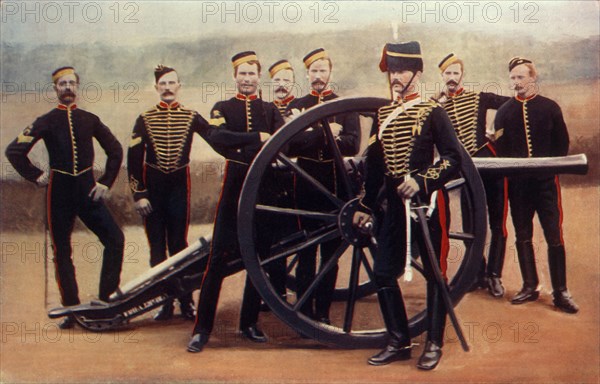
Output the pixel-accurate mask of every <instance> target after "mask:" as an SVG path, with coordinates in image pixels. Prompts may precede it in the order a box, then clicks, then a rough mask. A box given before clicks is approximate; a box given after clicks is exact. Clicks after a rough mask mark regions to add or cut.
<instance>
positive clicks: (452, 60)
mask: <svg viewBox="0 0 600 384" xmlns="http://www.w3.org/2000/svg"><path fill="white" fill-rule="evenodd" d="M458 60H459V58H458V57H456V56H450V57H449V58H448V60H446V61H444V62H443V63H442V64H441V65H440V71H442V72H444V71H445V70H446V68H448V67H449V66H451V65H452V64H454V63H456V62H457V61H458Z"/></svg>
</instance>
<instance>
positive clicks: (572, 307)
mask: <svg viewBox="0 0 600 384" xmlns="http://www.w3.org/2000/svg"><path fill="white" fill-rule="evenodd" d="M548 265H549V267H550V279H551V280H552V297H553V302H554V306H556V307H557V308H559V309H560V310H562V311H564V312H567V313H577V311H579V307H578V306H577V304H575V302H574V301H573V299H572V298H571V295H570V294H569V291H568V290H567V266H566V255H565V247H564V245H556V246H550V245H549V246H548Z"/></svg>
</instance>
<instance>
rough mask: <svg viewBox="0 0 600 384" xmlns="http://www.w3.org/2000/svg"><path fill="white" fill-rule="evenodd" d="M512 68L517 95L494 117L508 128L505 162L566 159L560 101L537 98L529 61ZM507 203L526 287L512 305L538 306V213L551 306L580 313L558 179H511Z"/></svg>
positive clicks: (502, 142)
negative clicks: (570, 280) (570, 282)
mask: <svg viewBox="0 0 600 384" xmlns="http://www.w3.org/2000/svg"><path fill="white" fill-rule="evenodd" d="M508 69H509V72H510V84H511V89H514V90H515V92H516V95H515V97H514V98H512V99H511V100H510V101H509V102H507V103H506V104H504V105H503V106H502V107H501V108H500V109H499V110H498V113H497V115H496V119H495V123H494V124H495V126H496V129H498V130H501V129H504V134H503V135H502V136H501V137H500V138H499V139H498V154H499V156H503V157H527V158H529V157H548V156H565V155H566V154H567V153H568V151H569V133H568V132H567V126H566V124H565V121H564V119H563V115H562V111H561V109H560V107H559V106H558V104H556V102H554V101H552V100H550V99H548V98H546V97H543V96H541V95H539V94H538V93H537V91H538V90H537V84H536V80H537V72H536V69H535V66H534V64H533V62H532V61H531V60H528V59H524V58H520V57H515V58H513V59H512V60H511V61H510V63H509V65H508ZM508 198H509V200H510V208H511V216H512V220H513V225H514V227H515V232H516V241H517V242H516V248H517V255H518V257H519V266H520V268H521V275H522V277H523V287H522V288H521V290H520V291H519V292H518V293H517V294H516V295H515V296H514V297H513V298H512V300H511V303H512V304H522V303H525V302H528V301H535V300H537V299H538V297H539V291H538V290H537V286H538V282H539V280H538V276H537V270H536V266H535V256H534V251H533V244H532V241H531V240H532V238H533V216H534V214H535V213H536V212H537V214H538V217H539V220H540V223H541V225H542V228H543V230H544V237H545V239H546V242H547V243H548V264H549V269H550V278H551V280H552V289H553V293H552V295H553V298H554V300H553V302H554V305H555V306H556V307H557V308H559V309H560V310H562V311H564V312H567V313H576V312H577V311H578V310H579V308H578V306H577V304H575V302H574V301H573V299H572V298H571V295H570V294H569V291H568V290H567V269H566V255H565V244H564V239H563V233H562V218H563V212H562V207H561V195H560V184H559V181H558V176H550V177H546V176H514V177H510V178H509V180H508Z"/></svg>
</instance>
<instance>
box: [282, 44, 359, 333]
mask: <svg viewBox="0 0 600 384" xmlns="http://www.w3.org/2000/svg"><path fill="white" fill-rule="evenodd" d="M303 61H304V65H305V66H306V69H307V71H308V80H309V83H310V86H311V91H310V93H309V94H308V95H306V96H303V97H301V98H298V99H295V100H293V101H292V102H291V103H290V104H289V106H288V110H287V114H292V115H296V114H297V113H299V112H301V111H303V110H306V109H309V108H312V107H314V106H315V105H318V104H321V103H323V102H326V101H329V100H333V99H335V98H337V97H338V96H337V95H336V94H335V93H333V90H332V89H330V88H329V82H330V80H331V69H332V62H331V59H330V58H329V55H328V54H327V52H326V51H325V50H324V49H323V48H318V49H316V50H314V51H312V52H310V53H309V54H307V55H306V56H305V57H304V58H303ZM329 125H330V127H331V129H332V132H333V135H334V137H335V141H336V142H335V143H329V142H328V140H327V137H326V135H325V132H324V130H323V128H322V127H321V126H320V124H319V125H316V126H314V127H311V128H309V129H308V130H306V131H304V132H302V133H301V134H299V135H298V136H296V137H295V138H294V139H293V140H292V141H291V143H290V145H289V148H290V149H289V153H290V155H292V156H297V157H298V165H299V166H300V167H302V169H304V170H305V171H306V172H307V173H308V174H309V175H311V176H312V177H314V178H315V179H316V180H317V181H318V182H320V183H321V184H322V185H323V186H325V187H326V188H327V189H328V190H329V191H331V192H333V193H337V191H338V189H340V186H341V184H340V182H341V180H338V179H337V178H336V174H335V164H334V158H333V152H332V149H331V146H332V145H333V144H336V145H337V146H338V147H339V149H340V152H341V153H342V155H344V156H354V155H356V153H357V152H358V149H359V145H360V125H359V120H358V115H357V114H355V113H351V114H346V115H341V116H334V117H332V118H331V119H330V120H329ZM295 195H296V204H297V206H298V208H300V209H306V210H314V211H321V212H324V211H326V210H327V209H333V208H334V207H333V206H332V204H331V202H330V201H329V199H327V197H325V196H323V194H322V193H320V192H318V191H316V190H315V188H314V187H313V186H312V185H311V184H310V183H308V182H307V181H305V180H304V179H302V178H298V179H297V180H296V191H295ZM300 224H301V225H302V227H303V228H304V229H307V230H308V231H310V230H315V229H316V228H318V225H319V223H317V222H315V221H313V220H311V219H303V220H301V223H300ZM339 245H340V240H339V239H335V240H331V241H328V242H326V243H323V244H321V249H320V254H321V261H320V262H321V266H323V265H325V263H327V261H328V260H329V259H330V258H331V257H332V256H333V253H334V252H335V250H336V249H337V248H338V247H339ZM316 254H317V246H311V247H308V248H305V249H303V250H302V251H300V252H299V253H298V264H297V266H296V280H297V290H296V293H297V296H298V297H302V295H303V294H304V292H306V290H307V289H308V287H309V285H310V283H311V282H312V281H313V279H314V276H315V269H316ZM337 272H338V267H337V265H336V266H335V267H334V268H332V269H331V270H330V271H329V272H328V273H327V275H326V276H325V277H324V278H323V280H321V283H320V284H319V286H318V287H317V289H316V290H315V294H314V295H313V297H312V298H311V299H310V300H307V301H306V303H305V305H304V306H303V308H302V309H301V310H302V312H303V313H304V314H306V315H307V316H310V317H312V318H314V319H316V320H317V321H320V322H323V323H326V324H330V323H331V321H330V319H329V309H330V307H331V302H332V299H333V292H334V289H335V282H336V279H337ZM313 302H314V303H313ZM313 304H314V308H313Z"/></svg>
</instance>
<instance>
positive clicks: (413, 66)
mask: <svg viewBox="0 0 600 384" xmlns="http://www.w3.org/2000/svg"><path fill="white" fill-rule="evenodd" d="M379 68H380V69H381V71H382V72H387V73H388V80H389V84H390V90H391V96H392V102H391V104H390V105H388V106H385V107H382V108H380V109H379V111H378V113H377V120H376V121H374V123H373V129H372V131H371V137H370V139H369V147H368V149H367V157H366V170H367V171H366V172H367V175H366V180H365V195H364V196H363V198H362V200H361V204H360V209H359V211H357V212H356V213H355V215H354V219H353V222H354V225H356V226H357V227H358V228H359V229H361V230H365V231H367V230H369V228H370V227H372V226H375V228H374V231H373V232H374V236H375V238H376V239H377V242H378V251H377V254H376V255H375V256H374V259H375V264H374V274H375V284H376V286H377V288H378V291H377V296H378V299H379V304H380V307H381V312H382V315H383V318H384V321H385V325H386V328H387V330H388V333H389V342H388V345H387V347H386V348H384V349H383V350H382V351H381V352H379V353H377V354H376V355H374V356H372V357H371V358H370V359H369V360H368V362H369V364H371V365H384V364H389V363H391V362H393V361H396V360H408V359H410V355H411V341H410V336H409V331H408V320H407V316H406V309H405V306H404V301H403V299H402V294H401V291H400V287H399V285H398V282H397V278H398V276H399V275H401V274H402V273H403V272H404V268H405V265H407V264H409V263H410V259H409V260H407V253H406V251H407V248H408V247H407V244H408V245H410V243H411V238H414V240H416V242H417V245H418V246H419V251H420V254H421V255H426V254H427V252H428V250H427V244H426V243H427V241H428V239H427V237H428V236H427V235H426V234H425V233H424V232H423V231H421V230H419V227H418V226H417V225H418V224H417V223H416V222H415V221H414V220H411V214H410V209H409V208H410V206H407V205H406V204H409V203H410V199H411V198H413V197H414V198H418V199H419V200H423V201H425V202H426V204H428V205H429V207H428V212H427V219H428V221H427V227H428V229H429V231H428V232H429V236H430V238H431V241H432V243H433V251H434V253H435V255H436V257H437V262H438V263H439V266H440V268H441V271H442V274H443V275H445V269H446V256H447V254H448V250H449V240H448V227H449V208H448V206H447V196H446V193H444V192H443V191H441V190H439V189H440V188H442V187H443V186H444V184H445V183H446V182H447V181H449V180H450V179H452V178H453V177H454V176H455V175H456V173H457V172H458V170H459V168H460V163H461V149H460V143H459V141H458V139H457V137H456V134H455V133H454V128H453V126H452V123H451V121H450V119H449V118H448V115H447V114H446V112H445V111H444V110H443V108H441V107H440V106H439V105H437V104H436V103H434V102H431V101H422V100H421V97H420V96H419V93H418V84H419V80H420V77H421V74H422V71H423V60H422V56H421V49H420V45H419V43H418V42H415V41H412V42H408V43H399V44H386V46H385V47H384V50H383V55H382V58H381V62H380V64H379ZM436 149H437V154H436ZM382 186H383V187H384V188H385V196H386V198H387V201H388V204H387V210H386V211H385V212H382V210H381V208H380V207H379V206H378V205H377V202H376V200H377V195H378V193H379V190H380V188H381V187H382ZM438 190H439V191H438ZM422 217H425V216H424V215H422ZM373 219H376V222H375V223H373ZM423 267H424V270H425V277H426V278H427V316H428V329H427V331H428V332H427V343H426V345H425V348H424V350H423V354H422V355H421V357H420V358H419V361H418V363H417V367H418V368H420V369H424V370H431V369H434V368H435V367H436V366H437V365H438V363H439V361H440V358H441V356H442V351H441V348H442V345H443V338H444V327H445V321H446V313H447V311H446V306H445V304H444V300H443V299H444V298H443V297H442V295H443V294H444V293H445V292H443V291H442V289H441V287H440V285H439V283H436V280H435V279H434V267H435V266H433V265H431V263H430V262H429V259H428V258H426V257H425V256H423Z"/></svg>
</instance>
